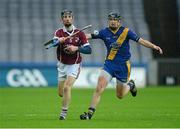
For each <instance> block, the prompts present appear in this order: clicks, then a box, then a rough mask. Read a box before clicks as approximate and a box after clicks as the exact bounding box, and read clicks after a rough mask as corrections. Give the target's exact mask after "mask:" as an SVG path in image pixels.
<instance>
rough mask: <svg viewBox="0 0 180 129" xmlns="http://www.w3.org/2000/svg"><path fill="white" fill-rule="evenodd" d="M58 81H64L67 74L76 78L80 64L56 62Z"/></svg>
mask: <svg viewBox="0 0 180 129" xmlns="http://www.w3.org/2000/svg"><path fill="white" fill-rule="evenodd" d="M57 70H58V81H64V80H65V79H66V78H67V76H72V77H74V78H76V79H77V78H78V76H79V73H80V64H72V65H67V64H63V63H61V62H58V63H57Z"/></svg>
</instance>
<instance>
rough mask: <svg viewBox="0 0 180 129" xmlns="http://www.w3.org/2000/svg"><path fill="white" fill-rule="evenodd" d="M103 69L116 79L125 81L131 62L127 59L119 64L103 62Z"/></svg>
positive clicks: (128, 75) (128, 74)
mask: <svg viewBox="0 0 180 129" xmlns="http://www.w3.org/2000/svg"><path fill="white" fill-rule="evenodd" d="M103 70H105V71H106V72H108V73H109V74H110V75H111V76H112V77H115V78H116V79H117V80H119V81H121V82H123V83H126V82H127V81H128V80H129V77H130V72H131V64H130V62H129V61H127V62H126V63H123V64H120V65H116V64H113V63H109V62H108V63H105V64H104V67H103Z"/></svg>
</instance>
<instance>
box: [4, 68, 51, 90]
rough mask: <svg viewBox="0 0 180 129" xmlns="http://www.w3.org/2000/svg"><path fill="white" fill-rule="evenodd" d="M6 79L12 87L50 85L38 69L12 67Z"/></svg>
mask: <svg viewBox="0 0 180 129" xmlns="http://www.w3.org/2000/svg"><path fill="white" fill-rule="evenodd" d="M6 80H7V82H8V84H9V85H10V86H12V87H20V86H24V87H30V86H34V87H40V86H44V87H46V86H47V85H48V83H47V81H46V79H45V78H44V77H43V75H42V73H41V72H40V71H39V70H38V69H32V70H30V69H12V70H10V71H9V72H8V74H7V78H6Z"/></svg>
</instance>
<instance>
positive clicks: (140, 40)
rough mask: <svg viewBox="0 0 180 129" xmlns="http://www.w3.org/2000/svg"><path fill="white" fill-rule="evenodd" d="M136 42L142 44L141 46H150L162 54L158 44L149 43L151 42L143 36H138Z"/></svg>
mask: <svg viewBox="0 0 180 129" xmlns="http://www.w3.org/2000/svg"><path fill="white" fill-rule="evenodd" d="M138 43H140V44H141V45H143V46H145V47H148V48H151V49H155V50H157V51H158V52H159V53H160V54H163V51H162V49H161V48H160V47H159V46H157V45H155V44H153V43H151V42H150V41H148V40H145V39H143V38H139V40H138Z"/></svg>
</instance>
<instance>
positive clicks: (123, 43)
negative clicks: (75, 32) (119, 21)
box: [92, 26, 140, 65]
mask: <svg viewBox="0 0 180 129" xmlns="http://www.w3.org/2000/svg"><path fill="white" fill-rule="evenodd" d="M92 38H93V39H102V40H103V41H104V43H105V45H106V48H107V56H106V60H105V63H108V62H109V63H113V64H116V65H118V64H122V63H126V62H127V61H128V60H129V59H130V57H131V53H130V46H129V40H130V39H131V40H133V41H136V42H138V40H139V38H140V37H139V36H138V35H137V34H136V33H135V32H133V31H132V30H130V29H129V28H126V27H123V26H121V27H119V29H118V30H117V31H112V30H110V29H109V28H108V27H107V28H104V29H102V30H100V31H99V32H96V33H94V34H93V36H92Z"/></svg>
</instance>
